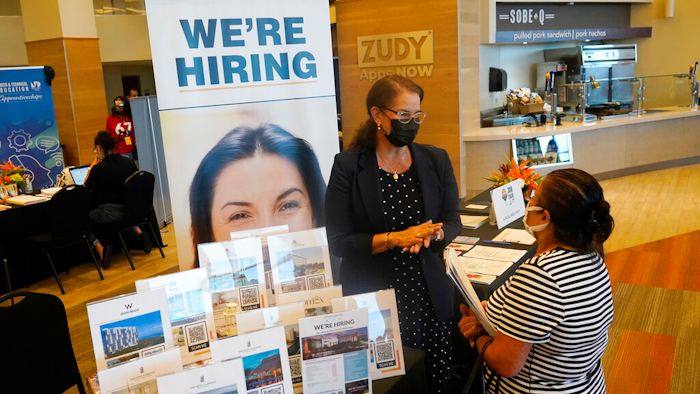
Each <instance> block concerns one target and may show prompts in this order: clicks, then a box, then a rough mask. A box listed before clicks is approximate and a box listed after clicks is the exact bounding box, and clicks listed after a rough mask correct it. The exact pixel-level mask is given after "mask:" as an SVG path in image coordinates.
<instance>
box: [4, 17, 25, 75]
mask: <svg viewBox="0 0 700 394" xmlns="http://www.w3.org/2000/svg"><path fill="white" fill-rule="evenodd" d="M23 26H24V22H23V21H22V17H21V16H0V37H2V40H0V67H6V66H26V65H28V64H29V60H28V59H27V47H26V46H25V45H24V27H23Z"/></svg>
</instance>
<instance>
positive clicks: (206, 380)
mask: <svg viewBox="0 0 700 394" xmlns="http://www.w3.org/2000/svg"><path fill="white" fill-rule="evenodd" d="M157 382H158V391H159V392H160V393H163V394H245V393H251V394H252V393H255V392H254V391H253V392H251V391H246V388H245V375H244V372H243V362H242V361H241V359H240V358H238V359H235V360H228V361H225V362H220V363H214V364H211V365H206V366H203V367H200V368H197V369H190V370H186V371H181V372H178V373H174V374H172V375H166V376H160V377H158V380H157ZM133 392H134V391H131V393H133ZM138 393H141V392H140V391H139V392H138ZM144 393H148V392H144ZM273 393H274V394H277V393H276V392H274V391H273V392H269V393H266V394H273ZM150 394H153V392H150ZM258 394H260V393H258Z"/></svg>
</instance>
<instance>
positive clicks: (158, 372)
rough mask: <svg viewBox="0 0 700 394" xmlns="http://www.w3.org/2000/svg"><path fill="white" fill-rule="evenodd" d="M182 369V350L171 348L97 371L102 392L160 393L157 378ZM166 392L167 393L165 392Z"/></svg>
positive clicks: (119, 393) (114, 393)
mask: <svg viewBox="0 0 700 394" xmlns="http://www.w3.org/2000/svg"><path fill="white" fill-rule="evenodd" d="M180 371H182V360H181V359H180V351H179V350H178V349H171V350H168V351H165V352H163V353H159V354H156V355H154V356H151V357H148V358H142V359H138V360H134V361H130V362H128V363H122V364H119V365H118V366H116V367H114V368H109V369H103V370H101V371H97V380H98V381H99V382H100V393H102V394H123V393H150V394H156V393H158V384H157V383H156V378H158V377H159V376H164V375H168V374H171V373H176V372H180ZM164 393H167V391H166V392H164Z"/></svg>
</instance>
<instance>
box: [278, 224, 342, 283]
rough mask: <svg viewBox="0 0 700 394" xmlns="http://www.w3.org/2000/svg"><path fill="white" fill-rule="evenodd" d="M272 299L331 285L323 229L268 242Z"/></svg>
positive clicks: (324, 231) (283, 236) (326, 238)
mask: <svg viewBox="0 0 700 394" xmlns="http://www.w3.org/2000/svg"><path fill="white" fill-rule="evenodd" d="M267 243H268V248H269V249H270V265H271V267H272V280H273V283H274V289H275V295H276V296H277V297H279V295H280V294H282V293H292V292H297V291H304V290H316V289H323V288H325V287H329V286H331V285H333V276H332V273H331V259H330V254H329V252H328V237H327V236H326V228H325V227H320V228H315V229H313V230H306V231H299V232H294V233H289V234H282V235H273V236H270V237H268V238H267Z"/></svg>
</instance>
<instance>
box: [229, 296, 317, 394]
mask: <svg viewBox="0 0 700 394" xmlns="http://www.w3.org/2000/svg"><path fill="white" fill-rule="evenodd" d="M304 316H305V315H304V303H303V302H295V303H291V304H286V305H278V306H273V307H269V308H263V309H255V310H252V311H247V312H241V313H239V314H238V315H236V322H237V323H238V334H239V335H242V334H247V333H249V332H252V331H258V330H264V329H266V328H272V327H277V326H282V327H284V335H285V339H286V340H287V355H288V356H289V369H290V372H291V374H292V375H291V376H292V385H293V387H294V392H295V393H297V394H298V393H301V392H302V383H301V351H300V349H301V344H300V343H299V319H303V318H304Z"/></svg>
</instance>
